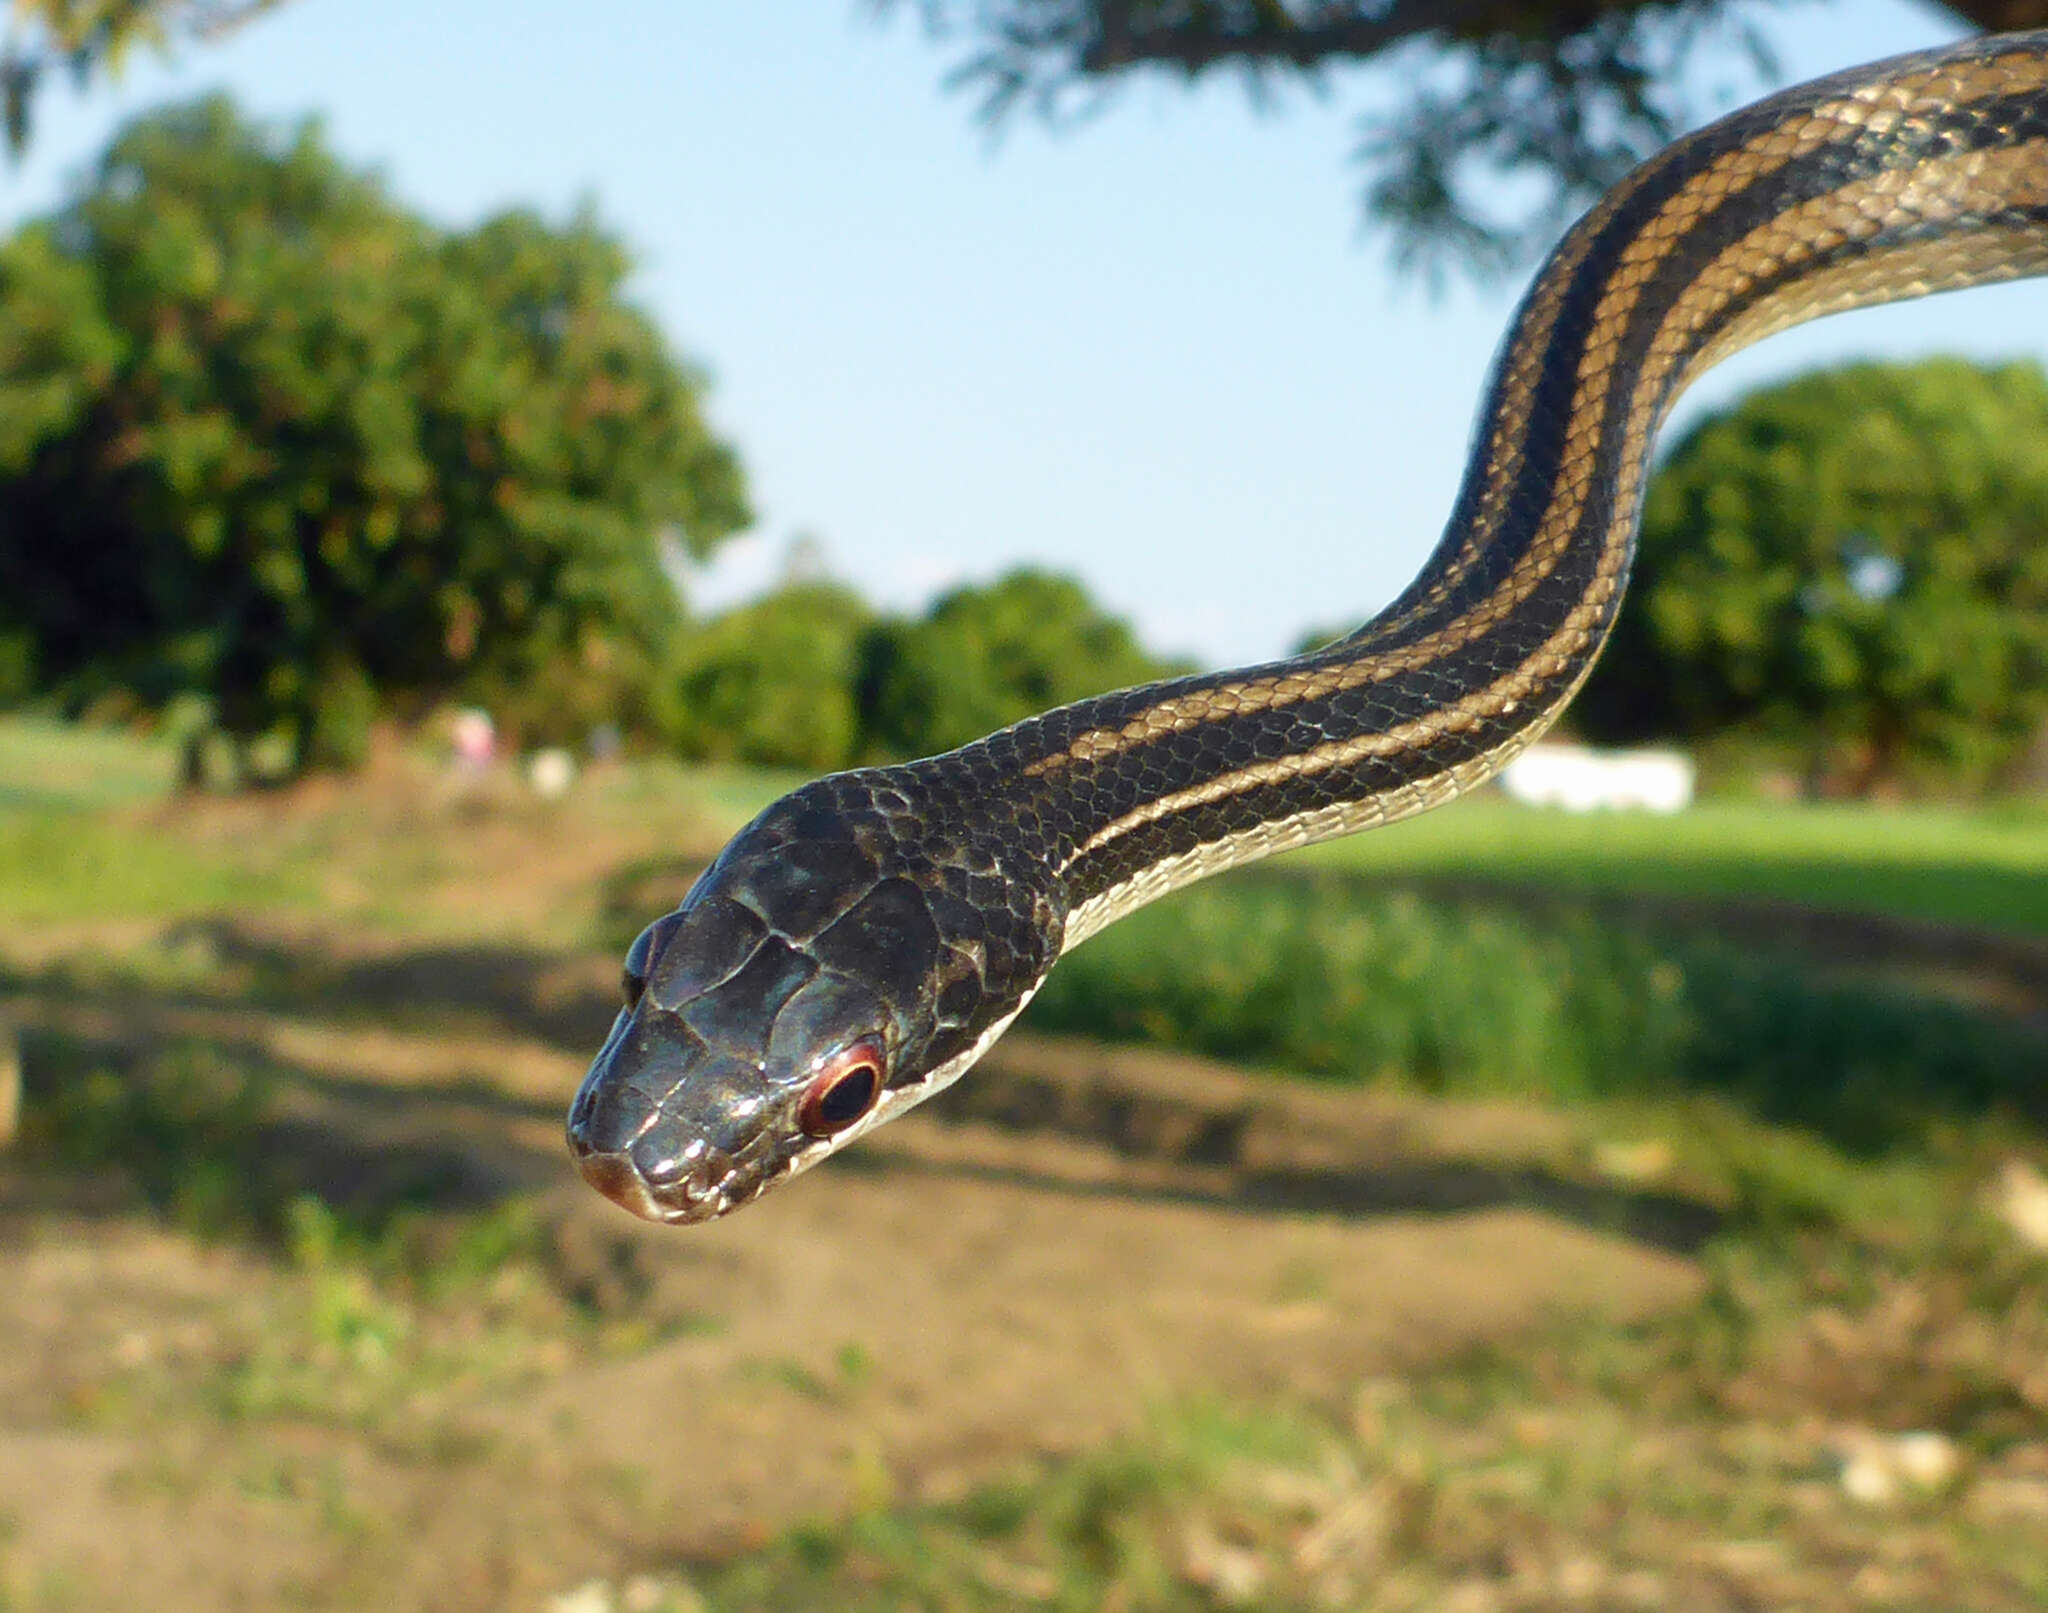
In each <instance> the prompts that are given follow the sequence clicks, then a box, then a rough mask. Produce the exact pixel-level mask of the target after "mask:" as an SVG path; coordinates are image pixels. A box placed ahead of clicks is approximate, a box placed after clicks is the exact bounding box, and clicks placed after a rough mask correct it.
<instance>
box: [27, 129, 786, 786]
mask: <svg viewBox="0 0 2048 1613" xmlns="http://www.w3.org/2000/svg"><path fill="white" fill-rule="evenodd" d="M628 268H629V263H628V259H627V256H626V254H625V252H624V250H623V249H622V248H621V247H620V246H619V244H618V243H617V242H616V241H614V240H612V239H611V238H610V237H609V236H608V235H606V234H605V233H604V232H603V231H602V230H601V229H600V228H599V227H598V226H597V225H596V224H595V223H594V222H593V221H592V220H590V219H589V218H587V217H583V218H578V219H576V220H574V221H573V222H571V223H570V224H569V225H567V226H566V227H560V228H557V227H553V226H550V225H547V224H545V223H543V222H542V221H541V220H539V219H537V218H535V217H533V216H532V215H530V214H526V213H511V214H507V215H504V216H502V217H499V218H495V219H492V220H490V221H488V222H486V223H485V224H483V225H482V226H480V227H479V228H477V229H475V230H473V231H469V232H459V233H452V234H451V233H447V232H443V231H440V230H437V229H436V228H434V227H433V226H431V225H429V224H427V223H426V222H424V221H423V220H421V219H419V218H417V217H415V216H414V215H412V214H410V213H408V212H406V211H405V210H404V209H402V208H401V207H399V206H398V205H397V204H395V203H394V202H393V201H392V200H391V199H390V198H389V197H388V196H387V195H386V193H385V191H384V189H383V187H382V186H381V185H380V184H379V183H378V182H377V180H375V179H374V178H373V177H370V176H368V175H365V174H361V173H356V172H352V171H350V170H349V169H347V168H346V167H344V166H343V165H342V164H341V163H340V162H339V161H338V160H337V159H336V158H335V157H334V156H333V155H332V154H331V153H330V152H329V150H328V149H327V147H326V145H325V142H324V141H323V139H322V137H321V134H320V131H319V129H318V128H317V126H315V125H312V124H302V125H300V126H299V127H297V128H296V129H293V130H288V131H279V130H273V129H268V128H262V127H257V126H252V125H250V124H248V123H245V122H244V121H243V120H242V119H241V118H240V117H239V116H238V115H237V114H236V112H235V111H234V109H233V108H232V107H231V106H230V105H229V104H228V103H227V102H226V101H224V100H222V99H219V98H214V99H209V100H205V101H201V102H198V103H195V104H193V105H190V106H185V107H180V108H175V109H172V110H169V111H164V112H159V113H155V114H152V115H150V116H147V117H144V118H142V119H140V120H138V121H137V122H135V123H134V124H132V125H130V126H129V127H128V128H127V129H126V130H124V131H123V132H122V133H121V134H120V135H119V136H118V137H117V138H116V139H115V141H114V143H113V145H112V146H111V147H110V149H109V150H108V152H107V153H106V155H105V157H104V158H103V159H102V160H101V162H100V163H99V164H98V166H97V167H96V168H95V169H94V170H93V171H92V172H91V173H90V174H89V175H88V176H87V177H86V178H85V179H84V181H83V182H82V183H81V184H80V185H79V187H78V188H77V191H76V193H75V194H74V195H73V197H72V198H71V199H70V200H69V201H68V202H67V203H66V204H65V206H64V207H63V208H61V209H60V210H59V211H58V212H57V213H56V214H55V215H54V216H53V217H50V218H48V219H45V220H42V221H40V222H37V223H35V224H32V225H30V226H28V227H27V228H25V229H24V230H22V231H21V232H20V233H18V234H17V235H16V236H15V237H14V238H13V239H11V240H10V241H8V242H7V243H5V244H4V246H0V477H4V478H5V480H6V496H5V498H4V500H0V633H4V632H6V631H7V630H8V629H9V628H12V629H13V631H14V636H15V639H16V641H17V643H19V642H23V641H25V642H26V644H27V646H28V652H27V660H28V661H29V663H30V666H31V668H32V672H31V676H32V677H33V679H34V681H35V682H36V683H37V684H39V685H40V686H42V687H57V688H68V689H70V690H72V691H74V692H79V691H90V690H91V689H93V688H107V687H117V688H120V689H123V690H126V691H128V692H130V693H131V694H133V695H134V696H136V697H138V698H140V699H141V700H142V701H144V702H145V703H149V704H159V703H162V702H164V701H166V700H168V699H170V698H172V697H173V696H176V695H178V694H181V693H186V692H198V693H202V694H204V695H207V696H209V697H210V698H211V699H212V701H213V702H214V705H215V710H216V713H217V720H218V722H219V723H220V725H221V726H222V727H223V728H224V729H225V730H226V731H227V732H229V733H230V734H233V735H236V736H238V737H242V738H248V737H253V736H256V735H260V734H267V733H275V734H278V735H280V736H281V737H283V738H284V739H286V740H287V742H288V744H289V747H290V753H291V756H292V758H293V765H294V766H301V767H302V766H306V765H312V764H316V763H321V762H330V761H346V760H348V759H349V758H350V756H351V754H352V752H353V751H354V750H355V749H356V748H357V747H358V746H359V743H360V738H361V733H362V729H363V723H364V718H365V717H366V715H367V714H368V713H369V712H370V711H371V710H372V709H373V708H374V707H375V706H377V705H378V704H380V703H382V704H389V703H391V702H399V703H401V704H402V703H404V702H408V701H410V702H414V703H419V702H423V701H426V700H430V699H434V698H439V697H441V696H444V695H447V694H451V693H457V692H463V691H471V692H478V691H481V692H486V693H488V692H491V691H503V690H508V689H530V688H532V687H533V683H532V679H533V674H534V669H535V668H536V667H539V666H542V665H558V664H560V663H562V662H563V660H564V659H565V658H566V659H567V660H568V661H569V662H571V663H573V664H574V665H576V666H579V667H585V668H591V669H610V671H609V673H607V674H605V675H607V676H616V675H622V674H623V672H624V670H625V669H631V668H643V669H644V668H645V667H647V666H649V665H651V664H652V662H653V660H654V658H655V656H656V655H657V654H658V652H659V651H660V648H661V645H662V642H663V640H664V639H665V637H666V636H667V634H668V633H669V631H670V630H671V629H672V627H673V626H674V625H675V623H676V622H677V620H678V619H679V605H678V603H677V601H676V599H675V596H674V591H673V589H672V587H671V586H670V584H669V583H668V580H667V578H666V576H665V574H664V571H663V568H662V565H661V559H660V550H661V544H662V542H663V541H664V534H667V535H668V536H669V537H670V538H672V539H674V540H677V541H680V542H681V543H682V544H683V545H684V546H686V547H687V548H689V549H690V550H692V551H694V552H696V553H700V554H701V553H704V552H707V551H708V550H709V549H710V548H711V547H712V546H714V545H715V544H716V543H717V542H718V541H719V540H720V539H722V538H723V537H724V536H726V535H727V534H728V533H730V532H732V531H733V530H735V529H736V528H737V527H739V526H740V525H742V524H744V522H745V521H746V520H747V518H748V515H747V509H746V503H745V497H744V491H743V487H742V482H741V476H740V471H739V467H738V464H737V462H736V460H735V459H734V457H733V455H732V453H731V452H730V450H728V449H727V448H726V447H725V446H724V445H723V444H721V443H720V442H718V441H717V440H716V439H715V438H714V437H713V436H712V434H711V433H710V431H709V430H708V428H707V427H706V425H705V423H704V421H703V419H702V416H701V414H700V412H699V407H698V397H699V393H700V390H701V387H700V383H699V381H698V380H697V378H696V377H695V376H694V375H693V374H692V373H691V372H690V371H688V370H687V369H685V368H684V367H683V366H681V365H680V364H679V363H678V362H677V361H676V359H675V358H674V357H673V356H672V355H671V354H670V352H669V351H668V349H667V346H666V344H665V343H664V341H663V339H662V337H661V335H660V333H659V332H658V331H657V330H656V328H655V327H654V326H653V324H652V323H651V322H650V321H649V320H647V319H646V317H645V316H643V315H641V314H640V313H639V312H637V311H636V310H634V309H633V308H632V307H631V306H630V305H628V304H627V303H626V302H624V301H623V299H622V296H621V288H622V285H623V282H624V280H625V277H626V275H627V272H628ZM594 675H595V674H594Z"/></svg>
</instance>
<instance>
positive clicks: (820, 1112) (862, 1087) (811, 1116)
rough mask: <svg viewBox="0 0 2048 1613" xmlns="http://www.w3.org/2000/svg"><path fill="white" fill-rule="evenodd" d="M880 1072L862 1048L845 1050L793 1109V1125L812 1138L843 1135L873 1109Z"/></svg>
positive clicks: (869, 1054)
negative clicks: (794, 1123)
mask: <svg viewBox="0 0 2048 1613" xmlns="http://www.w3.org/2000/svg"><path fill="white" fill-rule="evenodd" d="M881 1093H882V1071H881V1069H880V1067H879V1066H878V1065H877V1064H876V1063H875V1059H874V1055H873V1054H872V1053H870V1052H869V1051H868V1050H867V1048H866V1047H865V1046H859V1047H855V1048H851V1049H849V1050H848V1051H847V1052H846V1053H844V1054H841V1055H840V1057H839V1058H838V1059H837V1060H835V1061H834V1062H833V1063H832V1064H831V1065H830V1066H828V1067H827V1068H826V1069H825V1070H824V1071H823V1072H822V1073H821V1074H820V1075H819V1076H818V1077H817V1079H816V1080H814V1081H812V1082H811V1085H810V1090H809V1091H807V1092H806V1093H805V1094H804V1098H803V1102H802V1103H801V1104H800V1105H799V1106H798V1108H797V1123H798V1124H799V1125H801V1126H802V1127H803V1129H804V1130H805V1131H806V1132H808V1133H810V1135H811V1136H813V1137H831V1136H835V1135H837V1134H838V1133H839V1132H842V1131H844V1130H845V1129H846V1128H847V1127H848V1126H850V1125H852V1124H853V1123H854V1122H855V1121H856V1120H858V1119H860V1118H861V1117H862V1116H863V1115H865V1114H866V1113H867V1112H868V1111H869V1110H870V1109H872V1108H873V1107H874V1106H875V1099H876V1098H878V1097H880V1096H881Z"/></svg>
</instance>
